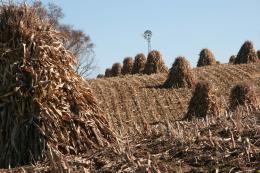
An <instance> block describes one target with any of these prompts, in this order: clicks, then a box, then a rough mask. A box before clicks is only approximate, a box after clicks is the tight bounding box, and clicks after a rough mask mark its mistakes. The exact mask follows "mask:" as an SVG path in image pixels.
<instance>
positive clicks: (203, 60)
mask: <svg viewBox="0 0 260 173" xmlns="http://www.w3.org/2000/svg"><path fill="white" fill-rule="evenodd" d="M199 56H200V57H199V60H198V63H197V67H202V66H207V65H214V64H217V62H216V60H215V57H214V55H213V53H212V52H211V51H210V50H209V49H202V51H201V52H200V55H199Z"/></svg>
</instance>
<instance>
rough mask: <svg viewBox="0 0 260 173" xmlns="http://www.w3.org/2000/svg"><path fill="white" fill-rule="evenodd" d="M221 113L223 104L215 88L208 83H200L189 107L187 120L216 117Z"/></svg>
mask: <svg viewBox="0 0 260 173" xmlns="http://www.w3.org/2000/svg"><path fill="white" fill-rule="evenodd" d="M220 113H221V102H220V99H219V98H218V97H217V95H216V91H215V88H214V87H213V86H212V85H211V84H210V83H208V82H198V83H197V84H196V87H195V90H194V92H193V96H192V98H191V100H190V103H189V106H188V112H187V115H186V118H187V119H189V120H191V119H192V118H193V117H196V118H205V117H206V116H207V115H211V116H216V115H219V114H220Z"/></svg>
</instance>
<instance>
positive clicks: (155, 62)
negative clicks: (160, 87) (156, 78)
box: [144, 50, 168, 75]
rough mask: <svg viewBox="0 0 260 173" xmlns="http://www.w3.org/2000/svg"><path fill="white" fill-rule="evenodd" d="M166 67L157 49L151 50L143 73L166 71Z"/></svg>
mask: <svg viewBox="0 0 260 173" xmlns="http://www.w3.org/2000/svg"><path fill="white" fill-rule="evenodd" d="M167 72H168V69H167V67H166V66H165V64H164V62H163V59H162V55H161V53H160V52H159V51H156V50H153V51H151V52H150V53H149V54H148V58H147V61H146V64H145V68H144V74H148V75H150V74H152V73H167Z"/></svg>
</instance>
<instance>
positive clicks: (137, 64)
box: [132, 53, 146, 74]
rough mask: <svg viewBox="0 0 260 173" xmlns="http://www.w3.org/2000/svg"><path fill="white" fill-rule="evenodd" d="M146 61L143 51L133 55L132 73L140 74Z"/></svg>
mask: <svg viewBox="0 0 260 173" xmlns="http://www.w3.org/2000/svg"><path fill="white" fill-rule="evenodd" d="M145 63H146V57H145V55H144V54H143V53H139V54H137V55H136V56H135V60H134V64H133V69H132V74H141V73H143V71H144V67H145Z"/></svg>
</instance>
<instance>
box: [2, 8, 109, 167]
mask: <svg viewBox="0 0 260 173" xmlns="http://www.w3.org/2000/svg"><path fill="white" fill-rule="evenodd" d="M0 26H1V27H0V44H1V48H0V54H1V58H0V61H1V63H0V73H1V79H0V80H1V82H0V103H1V109H0V111H1V119H0V129H1V131H0V167H1V168H6V167H9V166H10V167H14V166H17V165H24V164H31V163H35V162H36V161H39V160H44V159H45V158H46V157H47V156H50V155H51V154H50V153H53V152H55V153H60V154H79V153H82V152H86V151H88V150H89V149H91V148H98V147H100V146H105V145H107V144H108V143H109V142H111V141H112V140H114V136H113V133H112V132H111V131H110V129H109V128H108V123H107V121H106V120H105V119H104V118H103V117H102V116H101V115H100V112H99V108H98V107H97V103H96V101H95V99H94V97H93V94H92V92H91V91H90V88H89V87H88V85H87V83H86V82H85V81H84V80H83V79H82V78H81V77H80V76H78V75H77V74H76V73H75V71H74V70H73V66H74V60H75V57H74V56H73V55H72V54H71V52H69V51H67V50H66V49H65V48H64V46H63V43H62V39H64V38H63V36H62V35H61V34H59V33H58V32H56V31H54V30H52V27H51V26H50V25H49V24H48V21H42V20H40V19H39V17H38V16H37V14H36V11H35V9H32V8H31V7H29V6H27V5H25V4H22V5H15V4H11V5H10V4H9V5H2V6H1V10H0Z"/></svg>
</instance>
